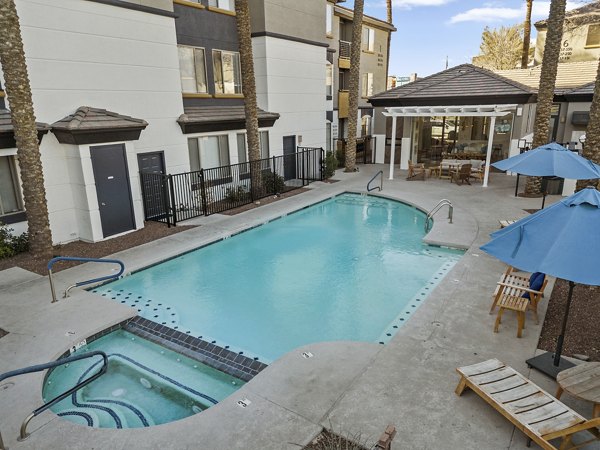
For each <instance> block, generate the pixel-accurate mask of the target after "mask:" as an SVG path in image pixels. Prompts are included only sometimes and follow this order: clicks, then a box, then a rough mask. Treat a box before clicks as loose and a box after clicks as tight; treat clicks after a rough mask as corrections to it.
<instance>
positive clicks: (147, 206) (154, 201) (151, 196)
mask: <svg viewBox="0 0 600 450" xmlns="http://www.w3.org/2000/svg"><path fill="white" fill-rule="evenodd" d="M138 168H139V169H140V183H141V185H142V197H143V201H144V211H145V214H146V220H148V219H157V218H163V217H165V216H166V215H167V214H168V211H167V209H168V208H167V204H168V196H169V194H168V188H167V184H168V181H167V177H166V176H162V175H165V155H164V152H152V153H139V154H138Z"/></svg>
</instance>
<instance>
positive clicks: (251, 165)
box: [248, 161, 256, 203]
mask: <svg viewBox="0 0 600 450" xmlns="http://www.w3.org/2000/svg"><path fill="white" fill-rule="evenodd" d="M248 166H249V167H248V168H249V169H250V201H251V202H252V203H254V190H255V189H256V186H254V173H253V171H252V167H253V166H254V161H248Z"/></svg>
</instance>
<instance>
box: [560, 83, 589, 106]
mask: <svg viewBox="0 0 600 450" xmlns="http://www.w3.org/2000/svg"><path fill="white" fill-rule="evenodd" d="M595 86H596V82H595V81H592V82H591V83H587V84H584V85H583V86H579V87H578V88H576V89H572V90H570V91H567V92H565V94H564V95H565V97H566V99H567V100H569V101H575V100H578V101H588V102H591V101H592V98H593V97H594V87H595Z"/></svg>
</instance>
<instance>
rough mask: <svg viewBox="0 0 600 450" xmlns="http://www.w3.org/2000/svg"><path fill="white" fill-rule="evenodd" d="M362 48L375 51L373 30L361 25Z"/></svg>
mask: <svg viewBox="0 0 600 450" xmlns="http://www.w3.org/2000/svg"><path fill="white" fill-rule="evenodd" d="M362 32H363V35H362V49H363V50H365V51H367V52H373V51H375V30H374V29H373V28H369V27H363V30H362Z"/></svg>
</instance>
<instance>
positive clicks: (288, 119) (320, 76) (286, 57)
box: [252, 36, 327, 156]
mask: <svg viewBox="0 0 600 450" xmlns="http://www.w3.org/2000/svg"><path fill="white" fill-rule="evenodd" d="M252 47H253V52H254V70H255V75H256V93H257V100H258V106H259V108H261V109H264V110H265V111H274V112H277V113H279V114H280V118H279V119H278V120H277V122H275V125H274V126H273V127H272V128H271V129H270V147H271V154H272V155H274V156H277V155H281V154H283V137H284V136H296V145H297V146H303V147H322V148H325V134H326V133H325V123H326V115H325V111H326V109H327V99H326V90H325V75H326V73H325V67H326V62H327V53H326V48H325V47H322V46H317V45H312V44H307V43H301V42H295V41H292V40H287V39H280V38H275V37H270V36H261V37H254V38H252Z"/></svg>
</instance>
